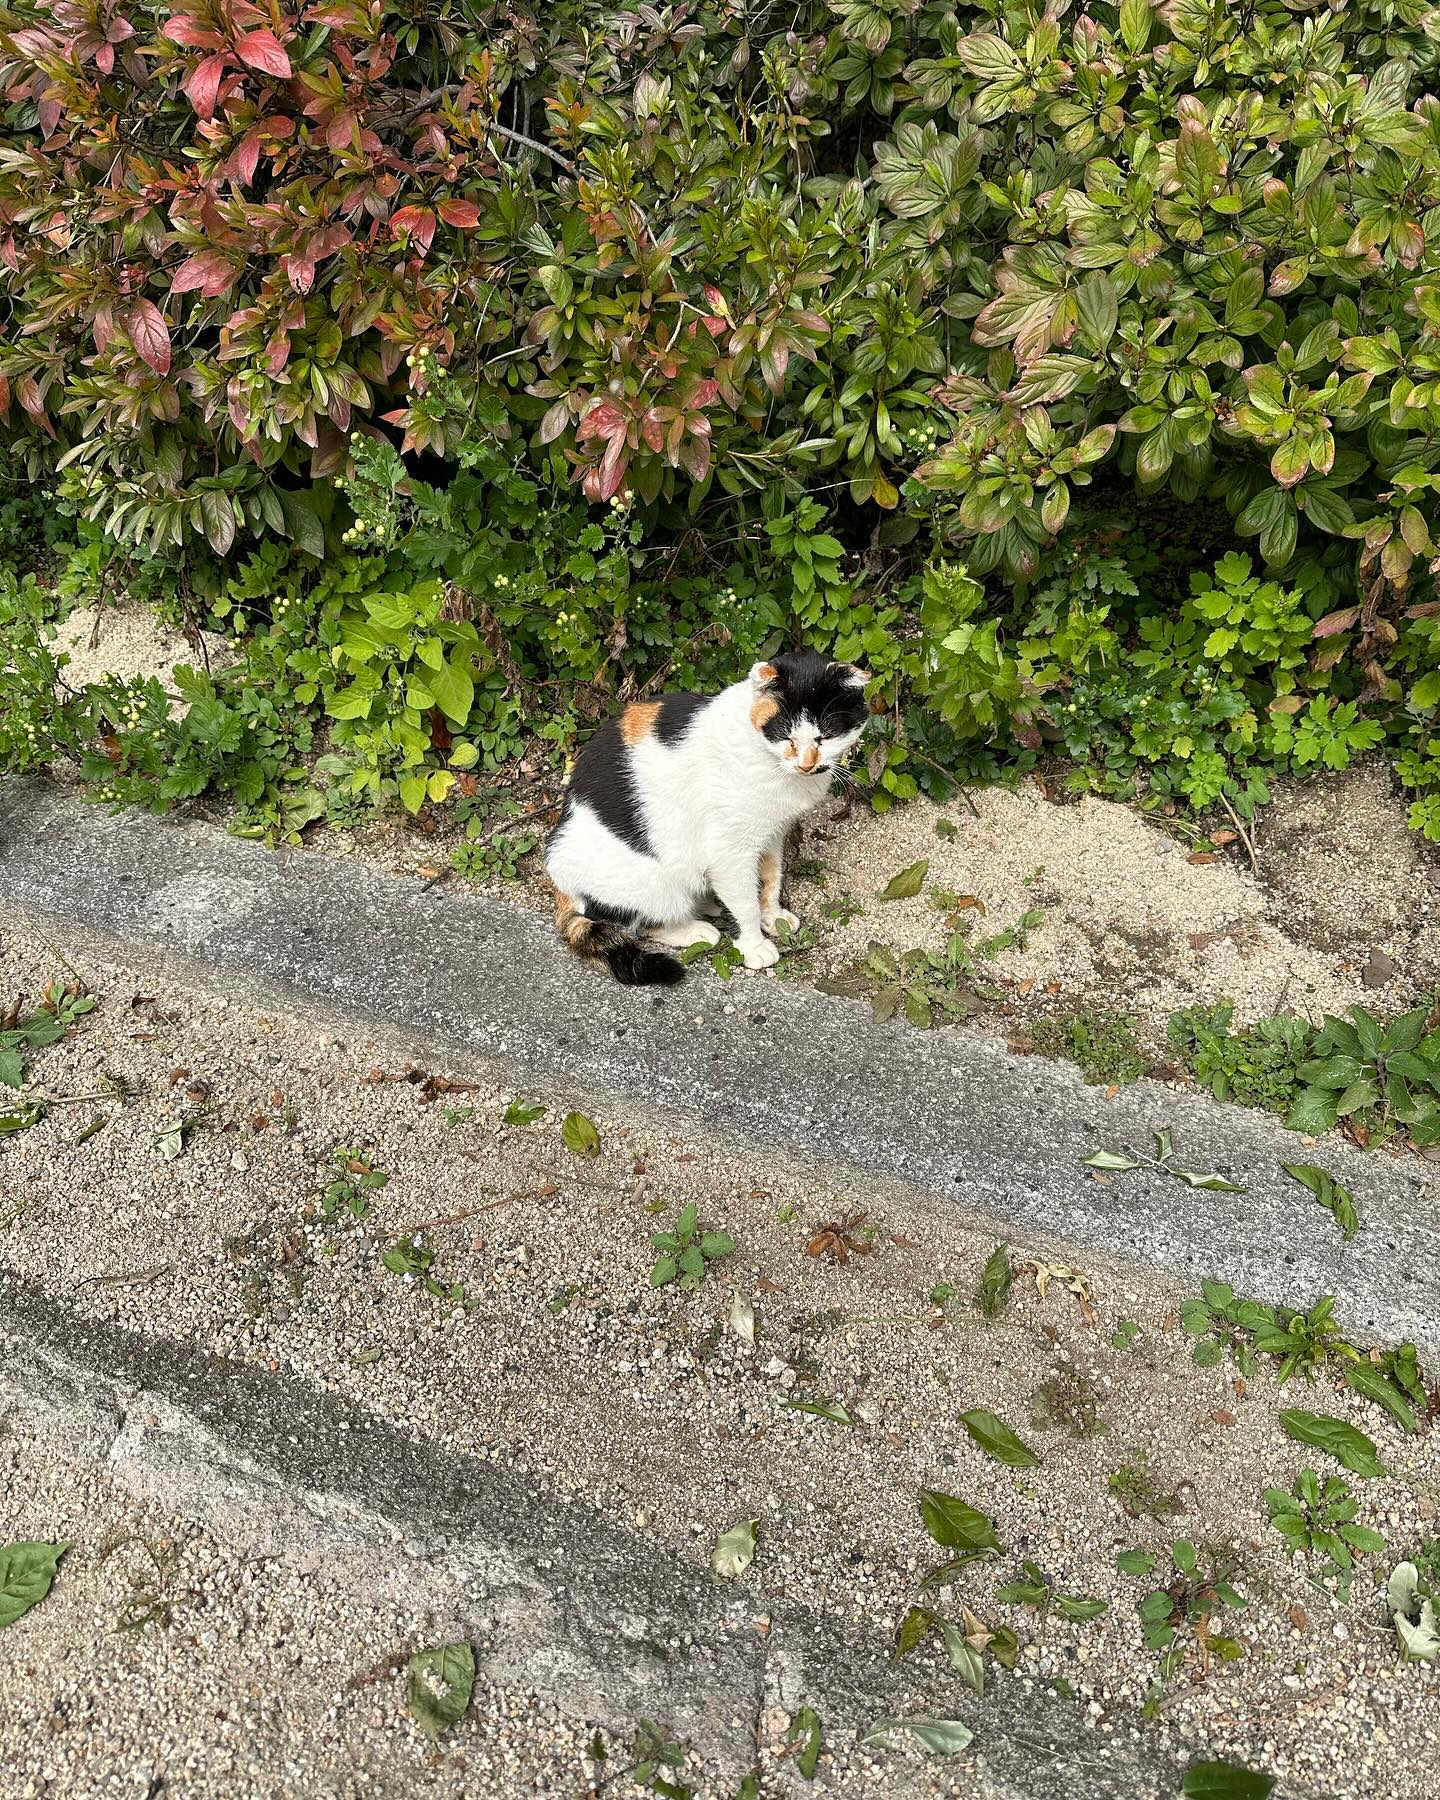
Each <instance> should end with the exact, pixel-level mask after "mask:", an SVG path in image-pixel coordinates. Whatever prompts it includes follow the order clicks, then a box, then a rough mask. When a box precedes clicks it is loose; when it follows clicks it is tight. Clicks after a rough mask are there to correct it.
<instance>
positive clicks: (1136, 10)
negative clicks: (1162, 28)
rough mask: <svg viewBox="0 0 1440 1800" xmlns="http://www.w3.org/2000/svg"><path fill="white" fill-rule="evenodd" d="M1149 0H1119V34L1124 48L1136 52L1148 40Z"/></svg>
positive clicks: (1142, 47)
mask: <svg viewBox="0 0 1440 1800" xmlns="http://www.w3.org/2000/svg"><path fill="white" fill-rule="evenodd" d="M1152 10H1153V9H1152V7H1151V3H1150V0H1120V35H1121V37H1123V38H1124V40H1125V48H1126V49H1127V50H1129V51H1130V52H1131V53H1132V54H1138V53H1139V52H1140V51H1141V50H1143V49H1144V48H1145V46H1146V44H1147V43H1149V41H1150V19H1151V13H1152Z"/></svg>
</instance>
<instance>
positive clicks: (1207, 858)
mask: <svg viewBox="0 0 1440 1800" xmlns="http://www.w3.org/2000/svg"><path fill="white" fill-rule="evenodd" d="M1187 860H1188V861H1190V862H1192V863H1213V862H1214V861H1215V860H1216V858H1215V855H1214V852H1213V851H1210V850H1195V851H1192V852H1191V854H1190V856H1189V858H1188V859H1187Z"/></svg>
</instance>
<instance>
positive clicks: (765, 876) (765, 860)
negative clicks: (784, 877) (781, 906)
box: [760, 850, 780, 913]
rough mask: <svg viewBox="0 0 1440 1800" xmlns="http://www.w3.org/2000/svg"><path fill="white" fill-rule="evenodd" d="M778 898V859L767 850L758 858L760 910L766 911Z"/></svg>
mask: <svg viewBox="0 0 1440 1800" xmlns="http://www.w3.org/2000/svg"><path fill="white" fill-rule="evenodd" d="M779 898H780V859H779V857H777V856H772V855H771V854H770V852H769V851H768V850H767V851H766V852H765V854H764V855H763V856H762V857H761V858H760V910H761V912H762V913H768V912H769V911H770V910H771V908H772V907H773V906H774V905H775V903H776V901H777V900H778V899H779Z"/></svg>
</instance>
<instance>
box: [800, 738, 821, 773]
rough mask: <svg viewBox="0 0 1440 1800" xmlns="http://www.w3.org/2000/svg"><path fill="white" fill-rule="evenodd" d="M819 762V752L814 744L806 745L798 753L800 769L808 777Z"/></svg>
mask: <svg viewBox="0 0 1440 1800" xmlns="http://www.w3.org/2000/svg"><path fill="white" fill-rule="evenodd" d="M819 760H820V750H819V747H818V746H817V745H815V744H807V745H806V746H805V748H804V749H803V750H802V751H801V752H800V767H801V768H802V769H804V771H805V773H806V774H807V775H808V774H809V773H810V771H811V769H813V768H814V767H815V765H816V763H818V762H819Z"/></svg>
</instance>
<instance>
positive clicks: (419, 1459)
mask: <svg viewBox="0 0 1440 1800" xmlns="http://www.w3.org/2000/svg"><path fill="white" fill-rule="evenodd" d="M0 1353H3V1359H0V1415H3V1416H4V1417H5V1418H6V1419H7V1420H8V1421H10V1423H11V1424H12V1427H13V1426H21V1427H23V1428H24V1429H26V1430H27V1431H32V1432H34V1433H35V1434H36V1435H37V1436H42V1437H44V1438H46V1439H48V1440H50V1441H52V1442H56V1443H58V1444H59V1445H60V1446H61V1447H63V1449H64V1450H65V1451H66V1452H67V1454H69V1455H71V1456H73V1457H75V1458H76V1459H77V1460H81V1461H84V1462H91V1463H98V1464H102V1465H105V1466H106V1467H107V1468H108V1470H109V1472H110V1473H111V1474H112V1475H113V1476H114V1477H115V1478H116V1479H117V1480H118V1481H119V1482H120V1483H121V1484H122V1485H123V1486H124V1487H125V1488H126V1489H128V1491H130V1492H131V1493H133V1494H136V1495H137V1496H141V1497H144V1498H147V1499H152V1500H155V1501H157V1502H158V1503H160V1504H161V1505H163V1506H164V1507H165V1508H166V1509H167V1510H169V1511H173V1512H180V1513H183V1514H184V1515H186V1516H188V1517H190V1518H193V1519H196V1520H198V1521H200V1522H201V1523H202V1524H203V1525H204V1526H205V1527H206V1528H207V1529H208V1530H209V1531H211V1533H212V1534H213V1535H215V1536H216V1537H218V1538H220V1539H221V1540H222V1541H224V1542H225V1543H226V1544H227V1546H228V1547H230V1548H231V1549H234V1550H239V1551H241V1552H242V1553H248V1554H251V1555H254V1556H259V1557H267V1558H272V1557H273V1558H277V1559H279V1560H280V1561H281V1562H283V1563H285V1564H287V1565H289V1566H291V1567H295V1568H298V1569H299V1570H301V1571H302V1572H304V1573H306V1574H308V1575H311V1576H313V1577H314V1578H316V1579H317V1580H320V1581H322V1582H328V1583H338V1584H343V1585H344V1586H346V1587H347V1588H348V1589H350V1590H351V1591H352V1592H354V1591H362V1592H366V1593H371V1594H376V1595H388V1594H394V1593H398V1592H399V1591H401V1590H403V1591H404V1592H405V1593H406V1594H407V1596H408V1597H409V1598H410V1599H411V1600H414V1599H415V1598H416V1597H417V1596H418V1597H420V1598H421V1599H422V1600H423V1601H424V1602H425V1603H426V1604H427V1605H429V1606H431V1607H433V1609H434V1614H435V1619H436V1629H437V1632H438V1633H439V1635H440V1636H441V1637H442V1638H443V1639H445V1640H447V1641H449V1640H454V1639H459V1638H464V1639H465V1640H466V1641H468V1642H469V1643H470V1644H471V1645H472V1646H473V1647H474V1649H475V1653H476V1660H477V1663H478V1665H479V1667H480V1668H481V1670H482V1671H483V1672H484V1673H485V1674H486V1675H488V1676H489V1677H490V1678H492V1679H494V1680H496V1681H497V1682H502V1683H506V1684H511V1685H514V1684H516V1683H519V1684H523V1685H525V1686H527V1687H529V1688H532V1689H534V1690H536V1691H538V1692H540V1693H542V1694H544V1695H546V1696H548V1697H550V1698H553V1699H554V1700H555V1701H556V1702H557V1704H559V1705H560V1706H561V1707H562V1708H563V1709H564V1710H566V1711H567V1712H569V1713H571V1714H572V1715H574V1716H577V1717H580V1718H583V1719H585V1720H589V1721H599V1722H601V1723H603V1724H605V1725H606V1726H608V1727H610V1728H612V1729H614V1730H616V1731H618V1732H621V1733H627V1732H628V1731H629V1730H630V1729H631V1728H633V1725H634V1723H635V1720H636V1719H637V1718H640V1717H651V1718H657V1719H664V1720H666V1721H667V1722H668V1723H670V1724H672V1725H673V1726H674V1728H675V1729H676V1730H677V1731H678V1732H679V1733H680V1735H681V1736H682V1737H684V1738H685V1739H686V1740H687V1741H688V1742H690V1743H692V1744H693V1745H694V1746H695V1747H696V1748H697V1749H699V1750H701V1751H702V1752H703V1753H705V1754H706V1755H708V1756H710V1757H712V1758H714V1759H715V1760H716V1761H717V1762H719V1763H720V1764H721V1766H722V1767H724V1768H727V1769H728V1770H729V1771H730V1774H731V1779H732V1780H733V1781H735V1782H738V1781H739V1780H740V1778H741V1777H742V1776H743V1774H744V1773H745V1771H746V1770H747V1769H748V1768H749V1767H750V1766H751V1764H752V1763H753V1761H754V1756H753V1749H754V1741H755V1735H754V1734H755V1732H756V1731H757V1729H758V1727H759V1720H760V1715H761V1713H762V1711H763V1710H764V1709H765V1708H767V1707H770V1706H777V1705H778V1706H782V1707H784V1708H785V1709H786V1710H787V1711H789V1712H793V1711H795V1710H796V1709H797V1708H798V1707H800V1706H801V1705H805V1704H809V1705H812V1706H814V1707H815V1708H816V1710H817V1711H818V1712H819V1713H820V1715H821V1717H822V1718H823V1719H824V1721H825V1723H826V1727H827V1730H828V1731H829V1732H831V1733H834V1732H836V1731H840V1732H844V1731H845V1730H847V1729H859V1728H863V1727H865V1726H867V1725H868V1724H870V1723H872V1722H873V1721H874V1720H875V1719H876V1718H877V1717H880V1716H882V1715H884V1714H886V1713H891V1714H895V1713H900V1714H904V1713H915V1712H929V1713H941V1714H944V1715H945V1716H947V1717H962V1718H964V1719H966V1721H967V1722H968V1723H969V1724H970V1726H971V1728H972V1729H973V1730H974V1732H975V1734H976V1737H975V1743H974V1745H973V1746H972V1748H971V1749H970V1750H969V1751H967V1752H966V1754H965V1757H964V1761H963V1765H960V1766H961V1767H963V1774H964V1779H965V1783H966V1788H965V1791H966V1792H967V1793H971V1794H974V1795H975V1796H976V1797H977V1800H1150V1797H1152V1796H1153V1797H1154V1800H1160V1797H1161V1796H1169V1795H1172V1794H1174V1793H1176V1792H1178V1789H1179V1781H1180V1774H1181V1771H1182V1769H1183V1759H1181V1758H1180V1757H1178V1756H1177V1755H1176V1754H1175V1753H1174V1752H1173V1751H1171V1750H1169V1749H1166V1748H1164V1747H1162V1746H1161V1745H1160V1744H1159V1743H1158V1742H1157V1741H1156V1737H1155V1734H1154V1733H1153V1732H1152V1731H1151V1730H1150V1729H1149V1728H1148V1727H1146V1726H1143V1725H1141V1724H1140V1723H1139V1721H1130V1720H1127V1719H1126V1718H1124V1717H1123V1715H1122V1716H1117V1717H1115V1718H1114V1720H1113V1721H1112V1731H1111V1734H1110V1735H1108V1736H1107V1735H1102V1734H1100V1733H1098V1732H1097V1733H1095V1734H1094V1735H1093V1736H1092V1735H1090V1734H1085V1735H1083V1736H1081V1734H1080V1733H1079V1731H1078V1723H1077V1717H1076V1711H1075V1707H1074V1705H1073V1703H1070V1702H1067V1701H1065V1700H1063V1699H1062V1698H1061V1697H1059V1696H1058V1695H1055V1694H1052V1693H1049V1692H1046V1691H1044V1690H1043V1689H1035V1688H1033V1687H1032V1684H1030V1683H1026V1684H1024V1686H1023V1687H1021V1686H1020V1685H1018V1684H1004V1685H1002V1686H1001V1687H1000V1688H998V1689H997V1690H995V1691H994V1692H992V1693H990V1694H989V1695H987V1697H986V1699H985V1700H984V1701H983V1702H981V1701H978V1700H976V1699H975V1698H974V1696H973V1695H971V1694H970V1693H969V1692H968V1691H961V1690H960V1684H959V1683H958V1682H957V1681H956V1680H955V1679H954V1677H953V1676H949V1675H947V1674H945V1673H944V1672H943V1671H939V1670H931V1671H928V1672H927V1671H926V1670H924V1669H923V1668H922V1667H921V1666H920V1665H919V1663H918V1661H917V1662H916V1663H915V1664H909V1663H907V1664H905V1665H904V1666H903V1667H902V1668H899V1669H897V1668H896V1667H895V1666H894V1665H893V1664H891V1663H890V1661H889V1659H888V1657H887V1656H886V1653H885V1640H884V1638H883V1636H882V1635H881V1634H879V1633H870V1634H868V1635H867V1636H861V1637H859V1638H857V1635H856V1633H855V1631H854V1629H853V1627H850V1626H848V1625H846V1624H841V1623H840V1622H838V1621H836V1620H833V1619H831V1618H830V1617H829V1616H827V1615H826V1614H824V1613H821V1612H817V1611H815V1610H813V1609H811V1608H808V1607H802V1606H797V1605H795V1604H793V1603H791V1602H788V1601H786V1600H785V1599H784V1598H783V1597H777V1596H774V1595H767V1594H765V1593H764V1591H763V1585H762V1582H761V1581H760V1580H757V1577H760V1576H761V1570H762V1566H763V1559H762V1562H757V1564H756V1568H755V1570H754V1572H753V1573H752V1574H751V1575H750V1576H747V1577H746V1578H745V1579H744V1580H743V1581H741V1582H739V1583H737V1584H735V1586H734V1587H727V1588H723V1589H722V1588H720V1587H719V1586H718V1585H717V1584H716V1583H714V1582H712V1581H709V1580H708V1579H706V1578H705V1577H704V1576H702V1575H700V1574H699V1573H698V1572H697V1571H696V1570H695V1569H694V1568H693V1567H691V1566H689V1565H682V1564H679V1563H676V1562H674V1561H672V1560H671V1559H670V1558H669V1557H667V1556H666V1554H665V1552H664V1550H663V1548H662V1547H661V1546H659V1545H657V1544H656V1543H655V1542H653V1541H652V1540H650V1539H647V1538H645V1537H644V1536H643V1535H641V1534H640V1533H638V1532H636V1531H635V1530H633V1529H632V1528H631V1527H630V1526H629V1525H628V1523H626V1522H625V1521H622V1520H616V1519H614V1518H612V1517H608V1516H606V1515H604V1514H602V1513H600V1512H598V1511H596V1510H593V1509H591V1508H588V1507H586V1506H584V1505H582V1504H580V1503H577V1502H573V1501H566V1500H563V1499H560V1498H557V1497H556V1496H554V1495H552V1494H549V1493H547V1492H546V1491H545V1489H544V1488H543V1486H542V1485H541V1484H540V1483H538V1482H536V1481H534V1480H532V1479H530V1478H527V1477H525V1476H523V1475H520V1474H518V1473H516V1472H514V1471H512V1470H509V1469H505V1468H500V1467H496V1466H495V1465H493V1464H490V1463H488V1462H483V1461H479V1460H477V1459H475V1458H473V1457H469V1456H464V1455H458V1454H455V1453H452V1452H450V1451H449V1450H447V1449H446V1448H445V1447H444V1446H443V1445H441V1444H439V1443H437V1442H435V1441H434V1440H433V1439H427V1438H423V1437H420V1436H418V1435H412V1434H408V1433H406V1432H404V1431H402V1430H400V1429H399V1428H398V1427H394V1426H390V1425H387V1424H385V1423H384V1422H382V1421H379V1420H377V1419H376V1418H374V1417H373V1416H372V1415H370V1414H367V1413H366V1412H364V1411H362V1410H361V1409H359V1408H357V1407H354V1406H352V1405H350V1404H349V1403H348V1402H346V1401H345V1400H343V1399H340V1398H338V1397H336V1396H334V1395H329V1394H325V1393H322V1392H320V1391H318V1390H317V1389H315V1388H313V1387H311V1386H310V1385H308V1384H307V1383H305V1382H304V1381H302V1380H300V1379H298V1378H297V1377H295V1376H294V1375H291V1374H287V1373H283V1372H280V1373H276V1372H265V1371H262V1370H259V1369H256V1368H254V1367H252V1366H250V1365H246V1364H242V1363H229V1362H225V1361H222V1360H220V1359H217V1358H214V1357H211V1356H208V1355H206V1354H205V1353H203V1352H201V1351H199V1350H197V1349H195V1348H194V1347H192V1346H190V1345H188V1344H185V1343H183V1342H178V1341H176V1340H173V1339H161V1338H154V1337H150V1336H148V1335H143V1334H140V1333H137V1332H134V1331H130V1330H127V1329H125V1328H124V1327H121V1326H118V1325H115V1324H112V1323H110V1322H108V1321H103V1320H97V1319H94V1318H90V1317H80V1316H78V1315H77V1314H76V1313H75V1312H73V1311H72V1310H71V1309H70V1308H69V1307H67V1306H66V1305H65V1304H64V1303H63V1302H61V1301H59V1300H56V1299H55V1298H53V1297H52V1296H50V1295H47V1294H45V1293H43V1292H42V1291H40V1290H39V1289H37V1288H35V1287H33V1286H30V1285H27V1284H24V1283H20V1282H17V1281H15V1280H13V1279H9V1280H7V1279H6V1278H4V1277H0ZM761 1612H764V1613H766V1614H768V1616H769V1620H770V1625H769V1629H768V1631H767V1632H766V1633H765V1634H764V1635H761V1634H759V1633H757V1631H756V1630H755V1627H754V1619H755V1617H756V1615H757V1614H758V1613H761ZM1077 1740H1078V1741H1077ZM907 1772H908V1773H909V1774H910V1775H912V1776H913V1780H911V1781H909V1782H907V1781H906V1780H905V1775H906V1773H907ZM895 1776H896V1779H897V1781H899V1782H901V1783H903V1784H904V1785H901V1786H897V1787H896V1788H894V1789H893V1790H889V1791H894V1792H896V1793H902V1792H903V1793H905V1794H908V1795H912V1796H915V1797H916V1800H922V1797H928V1796H932V1795H939V1794H942V1793H951V1792H954V1791H955V1790H954V1788H953V1786H952V1785H951V1784H952V1781H953V1779H954V1772H952V1771H950V1770H947V1768H946V1765H945V1764H943V1763H940V1764H937V1765H936V1766H935V1769H934V1773H933V1778H932V1777H931V1776H930V1774H929V1773H928V1772H926V1773H921V1772H920V1771H918V1770H916V1769H915V1768H914V1767H913V1765H912V1766H911V1768H910V1770H908V1771H905V1770H903V1769H902V1768H901V1767H900V1766H897V1768H896V1771H895ZM1300 1792H1301V1790H1299V1789H1298V1788H1292V1789H1289V1790H1287V1793H1291V1794H1294V1795H1296V1796H1298V1795H1299V1794H1300Z"/></svg>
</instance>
